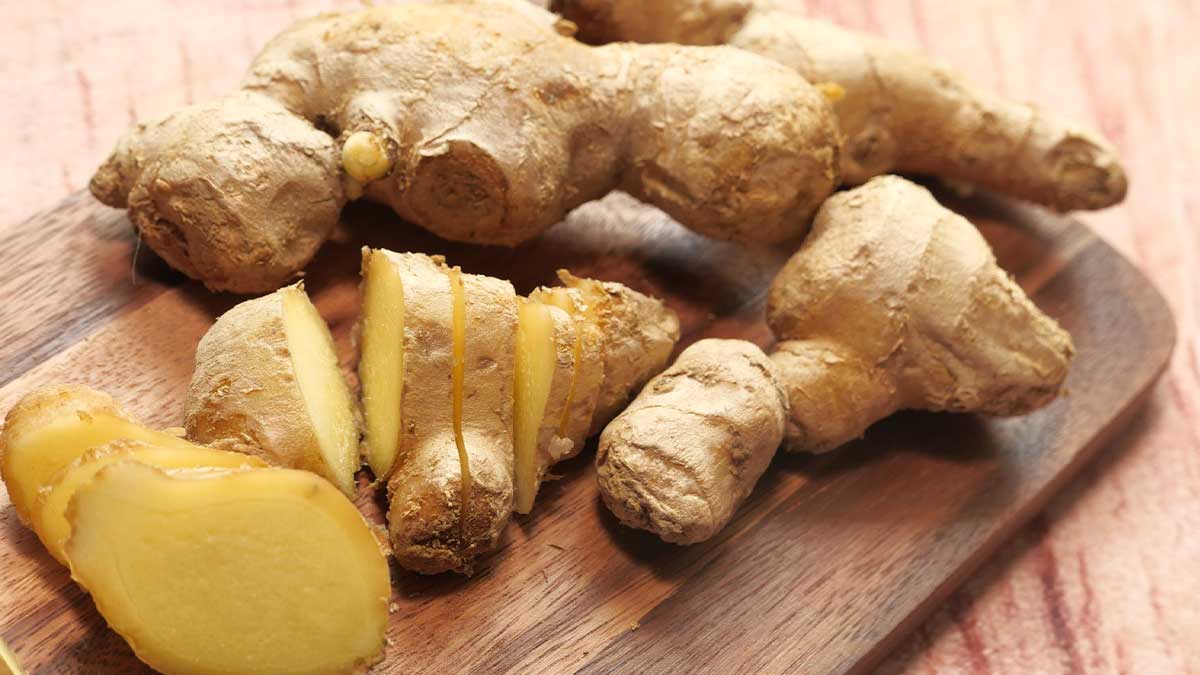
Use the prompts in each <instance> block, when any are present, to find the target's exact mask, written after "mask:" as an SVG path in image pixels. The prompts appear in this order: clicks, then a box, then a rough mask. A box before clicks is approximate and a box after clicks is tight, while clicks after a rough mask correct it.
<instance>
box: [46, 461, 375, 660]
mask: <svg viewBox="0 0 1200 675" xmlns="http://www.w3.org/2000/svg"><path fill="white" fill-rule="evenodd" d="M67 518H68V520H69V521H70V527H71V537H70V539H69V540H68V541H67V545H66V553H67V558H69V559H70V561H71V574H72V576H73V577H74V578H75V580H76V581H78V582H79V584H80V585H81V586H83V587H84V588H85V589H86V590H87V592H88V593H89V594H90V595H91V597H92V599H93V601H94V602H95V603H96V608H97V609H99V610H100V614H101V615H103V616H104V619H105V620H106V621H108V623H109V625H110V626H111V627H112V628H113V630H115V631H116V632H117V633H119V634H120V635H121V636H122V637H123V638H125V640H126V641H127V642H128V643H129V645H130V646H131V647H132V648H133V650H134V652H135V653H136V654H137V656H138V658H140V659H141V660H142V661H144V662H146V663H147V664H149V665H150V666H151V667H153V668H154V669H156V670H159V671H161V672H163V673H168V674H183V673H187V674H188V675H208V674H212V675H219V674H224V673H280V674H282V673H311V674H312V675H335V674H346V675H349V674H350V673H357V672H361V671H362V670H364V669H365V668H366V667H368V666H370V665H371V664H373V663H375V662H377V661H378V660H379V659H380V658H382V656H383V649H384V643H385V639H386V630H387V621H388V610H387V607H388V601H389V599H390V597H391V585H390V581H389V576H388V566H387V559H386V558H385V557H384V555H383V553H382V552H381V551H380V549H379V544H378V542H377V541H376V539H375V536H374V534H373V533H372V531H371V528H370V527H369V526H368V525H367V523H366V521H365V520H363V517H362V515H361V514H359V512H358V511H357V510H356V509H355V508H354V505H353V504H351V503H350V501H349V500H347V499H346V498H345V497H344V496H343V495H342V494H340V493H339V492H338V490H337V489H336V488H334V487H333V486H332V485H331V484H330V483H328V482H326V481H325V480H324V479H322V478H320V477H318V476H315V475H313V474H311V473H308V472H305V471H295V470H290V469H276V468H266V469H249V470H236V469H233V470H229V469H226V470H218V469H206V470H199V471H178V472H174V473H168V472H165V471H163V470H162V469H157V468H153V467H150V466H146V465H145V464H142V463H139V462H137V461H132V460H127V459H121V460H119V461H116V462H113V463H111V464H109V465H108V466H105V467H104V468H102V469H101V470H100V471H99V472H98V473H97V474H96V475H95V477H93V478H92V479H91V480H89V481H88V482H87V483H85V484H84V485H82V486H80V487H79V489H78V490H77V491H76V494H75V496H74V497H73V498H72V499H71V503H70V507H69V508H68V510H67ZM131 581H135V582H136V583H130V582H131Z"/></svg>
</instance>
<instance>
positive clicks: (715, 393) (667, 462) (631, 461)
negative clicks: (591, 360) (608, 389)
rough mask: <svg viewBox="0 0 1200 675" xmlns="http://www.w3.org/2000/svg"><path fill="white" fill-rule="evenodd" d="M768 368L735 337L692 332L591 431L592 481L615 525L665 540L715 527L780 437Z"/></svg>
mask: <svg viewBox="0 0 1200 675" xmlns="http://www.w3.org/2000/svg"><path fill="white" fill-rule="evenodd" d="M777 380H778V376H777V375H776V374H775V367H774V366H773V365H772V364H771V361H770V360H768V359H767V356H766V355H765V354H763V353H762V350H760V349H759V348H758V347H756V346H755V345H754V344H753V343H750V342H746V341H745V340H717V339H708V340H701V341H699V342H697V343H695V344H693V345H692V346H690V347H688V348H687V349H685V350H683V353H681V354H680V355H679V358H678V359H676V361H675V363H674V364H673V365H672V366H671V367H670V368H668V369H666V370H665V371H663V372H662V373H661V374H659V375H657V376H656V377H655V378H654V379H652V380H650V383H649V384H647V385H646V387H645V388H644V389H643V390H642V393H641V394H639V395H638V397H637V398H636V399H634V401H633V403H631V404H629V407H628V408H626V409H625V410H624V412H622V413H621V414H620V415H617V417H616V418H615V419H613V421H612V422H610V423H609V425H608V426H607V427H606V428H605V429H604V433H602V434H601V435H600V447H599V450H597V452H596V479H597V481H598V482H599V485H600V496H601V497H602V498H603V499H604V504H605V505H606V506H607V507H608V508H609V510H610V511H612V512H613V513H614V514H615V515H616V516H617V518H619V519H620V520H621V522H622V523H624V524H626V525H628V526H630V527H636V528H639V529H643V530H649V531H651V532H653V533H655V534H657V535H658V536H659V537H661V538H662V539H664V540H665V541H669V542H672V543H676V544H692V543H695V542H699V541H704V540H705V539H708V538H710V537H712V536H713V535H714V534H716V533H717V532H718V531H720V529H721V528H722V527H724V526H725V524H726V523H727V522H729V519H730V518H732V517H733V514H734V512H735V511H736V510H737V508H738V506H740V505H741V503H742V501H743V500H745V498H746V496H747V495H749V494H750V491H751V490H752V489H753V488H754V484H755V483H757V482H758V478H759V476H761V475H762V473H763V471H765V470H766V468H767V466H768V465H769V464H770V463H771V458H772V457H774V456H775V451H776V449H778V448H779V443H780V442H781V441H782V440H783V433H784V423H785V421H786V419H787V398H786V397H785V396H784V394H783V392H782V391H780V389H779V385H778V384H777V383H776V382H777Z"/></svg>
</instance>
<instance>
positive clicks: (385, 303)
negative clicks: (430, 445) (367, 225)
mask: <svg viewBox="0 0 1200 675" xmlns="http://www.w3.org/2000/svg"><path fill="white" fill-rule="evenodd" d="M396 266H397V261H396V260H395V259H394V254H392V253H391V252H390V251H384V250H372V249H368V248H364V249H363V264H362V277H363V282H362V296H363V300H362V307H363V308H362V315H361V317H360V318H359V325H358V336H359V344H360V349H361V354H362V356H361V357H360V359H359V362H358V376H359V381H360V382H361V383H362V407H363V415H364V417H365V420H364V423H365V432H366V439H365V443H364V445H365V447H366V456H367V464H368V465H369V466H370V467H371V471H372V472H374V473H375V478H376V479H377V480H380V481H385V480H387V478H388V476H389V475H390V474H391V472H392V465H393V463H394V462H395V461H396V453H397V452H399V450H400V420H401V413H400V406H401V394H402V392H403V390H404V284H403V283H402V282H401V280H400V272H399V270H397V268H396Z"/></svg>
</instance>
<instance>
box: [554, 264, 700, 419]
mask: <svg viewBox="0 0 1200 675" xmlns="http://www.w3.org/2000/svg"><path fill="white" fill-rule="evenodd" d="M558 278H559V279H560V280H561V281H562V283H563V285H564V286H567V287H568V288H572V289H575V290H577V291H579V293H580V294H581V296H582V299H583V303H584V309H583V311H584V314H586V315H587V316H588V317H589V318H590V319H591V321H593V322H594V323H595V324H596V325H597V326H598V327H599V331H600V334H601V335H602V336H603V341H604V347H603V349H602V351H601V354H602V358H603V360H604V380H603V382H601V384H600V393H599V400H598V401H597V402H596V410H595V412H594V413H593V415H592V426H591V429H590V433H589V434H588V435H589V436H590V435H592V434H596V433H598V432H599V431H600V430H601V429H603V428H604V425H606V424H608V422H609V420H611V419H612V418H613V416H615V415H616V414H617V413H618V412H620V411H621V409H622V408H624V407H625V405H626V404H627V403H629V400H630V399H631V398H632V397H633V396H634V394H636V393H637V392H638V391H639V390H640V389H641V388H642V385H644V384H646V382H647V381H648V380H649V379H650V378H651V377H654V376H655V375H657V374H658V373H660V372H662V370H663V369H664V368H666V366H667V361H668V360H669V359H670V358H671V351H672V350H673V349H675V343H676V342H678V341H679V318H678V317H677V316H676V315H675V313H674V312H672V311H671V310H670V309H668V308H667V307H666V306H665V305H663V303H662V301H661V300H658V299H657V298H652V297H650V296H648V295H644V294H642V293H638V292H637V291H635V290H633V289H631V288H629V287H628V286H625V285H623V284H619V283H616V282H613V281H596V280H594V279H583V278H580V277H576V276H574V275H573V274H571V273H570V272H568V271H567V270H559V271H558Z"/></svg>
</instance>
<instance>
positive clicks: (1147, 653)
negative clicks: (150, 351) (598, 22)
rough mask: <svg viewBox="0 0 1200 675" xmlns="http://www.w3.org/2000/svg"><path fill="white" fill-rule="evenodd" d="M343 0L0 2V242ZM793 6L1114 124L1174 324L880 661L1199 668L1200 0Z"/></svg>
mask: <svg viewBox="0 0 1200 675" xmlns="http://www.w3.org/2000/svg"><path fill="white" fill-rule="evenodd" d="M335 4H337V3H332V2H318V1H314V0H295V1H294V2H286V1H283V0H244V1H243V2H232V1H230V0H219V1H213V2H195V1H193V2H183V1H176V2H153V1H151V0H144V1H141V2H104V3H86V2H78V1H77V2H52V1H47V2H40V3H27V2H19V1H17V0H3V1H0V16H2V17H4V21H3V22H0V23H2V25H0V100H3V101H5V105H4V106H2V107H0V128H3V129H4V130H5V132H4V134H3V135H0V157H4V158H5V159H6V160H7V161H5V162H3V163H0V237H2V235H3V231H4V228H6V227H11V226H13V225H15V224H16V223H18V222H20V221H22V220H24V219H25V218H26V217H27V216H29V215H31V214H32V213H34V212H37V211H40V210H43V209H45V208H49V207H51V206H53V205H54V204H56V203H57V202H58V201H59V200H60V199H61V198H62V197H63V196H65V195H66V194H67V193H69V192H71V191H73V190H76V189H78V188H80V187H82V186H84V185H85V184H86V181H87V179H88V177H89V176H90V174H91V171H92V170H93V169H94V168H95V166H96V164H97V163H98V162H99V161H100V160H101V159H102V158H103V156H104V155H105V154H106V153H107V152H108V150H109V149H110V146H111V144H112V142H113V140H115V138H116V136H117V134H119V133H120V131H121V130H123V129H124V127H125V126H127V125H128V124H129V123H130V122H131V121H133V120H135V119H139V118H145V117H149V116H152V115H157V114H160V113H163V112H167V111H169V110H170V109H173V108H175V107H178V106H180V105H183V104H186V103H188V102H192V101H196V100H201V99H203V98H207V97H210V96H212V95H215V94H216V93H218V92H221V91H223V90H225V89H227V88H228V87H230V86H231V85H232V84H233V83H234V82H235V81H236V80H237V79H238V77H239V75H240V73H241V70H242V69H243V68H244V66H245V64H246V63H247V62H248V61H249V59H250V57H251V56H252V54H253V53H254V52H255V51H256V50H257V48H258V47H259V46H260V45H261V44H262V43H263V42H264V41H265V39H266V38H267V37H269V36H270V35H271V34H272V33H274V32H275V31H277V30H278V29H279V28H281V27H282V26H284V25H285V24H286V23H288V22H289V21H291V20H292V19H295V18H299V17H301V16H304V15H307V14H310V13H312V12H314V11H317V10H319V9H321V8H325V7H331V6H334V5H335ZM341 4H343V5H345V4H353V3H348V2H343V3H341ZM798 4H806V5H807V10H808V11H809V13H811V14H813V15H817V16H823V17H827V18H830V19H833V20H835V21H838V22H840V23H842V24H844V25H847V26H852V27H855V28H859V29H863V30H868V31H872V32H876V33H880V34H884V35H887V36H889V37H892V38H894V39H897V40H900V41H904V42H907V43H909V44H913V45H917V46H921V47H922V48H924V49H926V50H927V51H930V52H932V53H934V54H936V55H938V56H940V57H942V58H944V59H945V60H948V61H951V62H953V63H954V64H955V65H956V66H958V67H959V68H960V69H962V70H964V71H966V72H968V73H970V74H971V75H972V76H973V77H974V78H975V79H976V80H978V81H979V82H981V83H983V84H986V85H988V86H991V87H994V88H996V89H999V90H1001V91H1004V92H1007V93H1008V94H1010V95H1013V96H1017V97H1022V98H1031V99H1036V100H1038V101H1039V102H1041V103H1042V104H1044V105H1047V106H1049V107H1051V108H1054V109H1056V110H1058V111H1060V112H1062V113H1066V114H1070V115H1072V116H1074V117H1076V118H1078V119H1081V120H1084V121H1088V122H1090V123H1091V124H1092V125H1093V126H1096V127H1098V128H1100V129H1101V130H1102V131H1103V132H1104V133H1105V134H1106V135H1107V136H1108V137H1109V138H1111V139H1112V140H1113V141H1114V142H1115V143H1116V145H1117V146H1118V148H1119V149H1120V150H1121V152H1122V155H1123V157H1124V160H1125V162H1126V167H1127V169H1128V170H1129V173H1130V175H1131V177H1132V181H1133V182H1132V190H1131V192H1130V195H1129V198H1128V199H1127V200H1126V202H1125V204H1123V205H1122V206H1120V207H1118V208H1114V209H1110V210H1108V211H1105V212H1101V213H1095V214H1084V215H1083V216H1081V218H1082V220H1084V221H1085V222H1086V223H1088V224H1089V225H1090V226H1092V227H1093V228H1094V229H1095V230H1096V231H1097V232H1099V233H1100V234H1101V236H1103V237H1104V238H1105V239H1107V240H1108V241H1109V242H1110V243H1112V244H1113V245H1114V246H1116V247H1117V248H1118V249H1119V250H1120V251H1122V252H1123V253H1124V254H1126V255H1127V256H1128V257H1130V259H1132V260H1133V261H1135V262H1136V263H1137V264H1139V265H1140V266H1141V267H1142V268H1143V269H1144V270H1145V271H1146V272H1147V274H1148V275H1149V276H1150V277H1151V279H1152V280H1154V282H1155V283H1156V284H1157V285H1158V286H1159V288H1160V289H1162V290H1163V292H1164V293H1165V294H1166V296H1167V297H1168V300H1169V301H1170V302H1171V304H1172V307H1173V309H1174V311H1175V314H1176V318H1177V320H1178V329H1179V343H1178V348H1177V351H1176V354H1175V359H1174V361H1173V363H1172V365H1171V367H1170V370H1169V371H1168V373H1167V375H1166V377H1165V378H1164V379H1163V381H1162V382H1161V384H1160V385H1159V386H1158V388H1157V390H1156V391H1155V392H1154V394H1153V395H1152V397H1151V400H1150V404H1149V405H1148V406H1147V407H1146V408H1145V409H1144V410H1143V411H1142V413H1141V415H1140V416H1139V419H1138V420H1136V421H1135V422H1134V424H1133V425H1132V426H1131V428H1130V429H1129V430H1128V431H1127V432H1126V433H1124V434H1122V435H1121V436H1120V437H1119V438H1118V439H1117V440H1116V441H1115V442H1113V443H1112V445H1111V447H1110V448H1109V449H1108V450H1107V451H1106V452H1105V454H1104V456H1103V457H1102V458H1101V459H1100V461H1098V462H1096V463H1095V464H1094V465H1093V466H1091V467H1090V468H1089V469H1088V470H1087V471H1086V472H1085V473H1084V475H1083V476H1082V477H1081V478H1080V479H1078V480H1076V481H1075V482H1074V483H1073V484H1072V485H1071V486H1070V488H1068V489H1067V490H1066V491H1065V492H1064V493H1063V494H1062V495H1061V496H1060V497H1059V498H1058V499H1056V500H1055V501H1054V502H1053V504H1052V505H1051V507H1050V508H1049V509H1048V510H1047V512H1046V513H1045V514H1044V515H1043V516H1041V517H1039V518H1038V519H1037V520H1036V521H1035V522H1034V524H1033V525H1032V526H1031V527H1029V528H1028V529H1027V530H1026V532H1024V533H1023V534H1022V535H1021V536H1020V537H1019V538H1018V539H1017V540H1016V541H1014V542H1013V543H1012V544H1010V545H1009V546H1007V547H1006V548H1005V549H1003V551H1002V553H1001V554H999V555H998V556H997V557H996V559H995V560H994V561H992V562H991V563H990V564H989V565H988V566H987V567H985V569H984V570H983V571H982V572H981V573H979V574H978V575H976V577H975V578H974V579H973V580H972V581H971V582H969V583H968V584H967V585H966V587H965V588H963V589H962V590H961V591H960V592H958V593H957V594H956V595H955V596H954V597H953V598H952V599H951V600H950V601H949V602H948V603H946V606H945V607H944V608H943V609H942V610H940V611H939V612H938V613H937V614H936V615H935V616H934V618H932V619H931V620H930V621H928V622H927V623H926V624H925V625H924V626H923V627H922V628H921V629H920V630H919V631H918V632H917V633H916V634H915V635H914V636H913V637H912V638H911V639H910V640H909V641H908V642H907V643H906V644H904V645H903V646H902V647H901V648H900V649H899V650H898V651H897V652H896V653H895V654H894V655H893V656H892V657H891V659H890V660H889V661H888V662H887V664H886V665H885V666H883V668H882V669H881V670H882V672H885V673H935V672H936V673H954V672H974V673H985V672H995V673H1059V672H1063V673H1070V672H1089V673H1090V672H1096V673H1123V672H1128V673H1188V672H1200V642H1198V641H1197V640H1196V636H1200V602H1198V601H1197V598H1200V574H1197V572H1196V571H1197V570H1200V537H1197V536H1196V532H1198V531H1200V332H1198V327H1200V326H1198V323H1200V320H1198V312H1200V271H1198V269H1200V267H1198V266H1200V228H1198V227H1197V226H1198V224H1200V192H1198V191H1197V190H1196V187H1195V186H1196V185H1197V184H1200V125H1197V124H1196V123H1195V113H1194V112H1193V111H1192V110H1191V108H1190V103H1191V102H1200V88H1198V87H1197V86H1196V85H1197V76H1200V41H1197V40H1196V38H1195V35H1196V34H1197V32H1200V4H1192V3H1188V2H1183V1H1182V0H1181V1H1177V2H1171V1H1169V0H1150V1H1148V2H1138V3H1132V2H1121V1H1118V0H1109V1H1107V2H1085V1H1084V0H1064V1H1055V2H1051V1H1050V0H1040V1H1036V0H1021V1H1018V2H1000V1H998V0H967V1H962V2H957V3H940V2H930V1H928V0H925V1H922V0H906V1H903V2H901V1H899V0H895V1H893V0H885V1H880V2H869V1H866V0H857V1H850V2H834V1H832V0H830V1H827V2H815V1H814V2H807V3H798ZM14 330H15V329H14V328H13V327H11V326H0V340H4V341H11V340H21V339H22V337H23V336H22V335H20V334H16V333H14V332H13V331H14Z"/></svg>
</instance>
